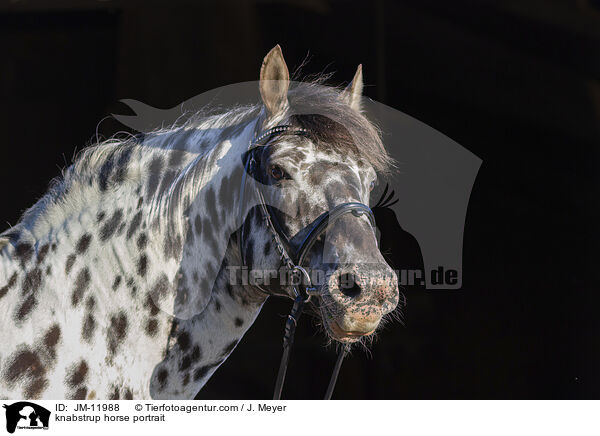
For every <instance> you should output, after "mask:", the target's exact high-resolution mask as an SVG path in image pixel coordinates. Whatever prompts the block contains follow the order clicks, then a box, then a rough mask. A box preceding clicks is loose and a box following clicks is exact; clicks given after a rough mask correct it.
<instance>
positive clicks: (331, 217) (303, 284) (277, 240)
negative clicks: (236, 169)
mask: <svg viewBox="0 0 600 436" xmlns="http://www.w3.org/2000/svg"><path fill="white" fill-rule="evenodd" d="M284 133H285V134H291V135H298V136H305V135H306V134H307V133H308V130H306V129H302V128H296V127H293V126H289V125H281V126H277V127H273V128H272V129H268V130H265V131H264V132H262V133H261V134H260V135H257V137H255V139H253V140H252V141H250V145H249V147H248V150H247V159H246V163H245V168H244V169H245V171H244V173H243V175H242V186H241V188H240V216H241V217H243V212H244V205H245V204H244V199H245V194H246V177H247V175H248V174H249V175H250V176H252V177H255V179H256V178H257V176H258V174H257V173H256V171H257V167H258V162H257V161H256V159H255V157H254V151H255V150H257V149H260V148H264V147H269V146H270V145H271V140H272V139H274V138H276V137H277V136H279V135H282V134H284ZM255 194H256V195H257V197H258V203H259V207H260V211H261V215H262V219H263V221H264V222H265V225H266V227H267V229H269V231H270V233H271V234H272V242H273V244H274V245H275V248H276V249H277V252H278V254H279V256H280V258H281V262H282V264H284V265H285V267H286V268H287V269H288V271H289V272H290V273H291V275H294V276H296V278H299V279H300V280H294V281H293V283H298V284H297V285H293V286H292V292H288V293H287V295H286V296H289V297H290V298H292V299H293V300H294V304H293V306H292V310H291V312H290V314H289V315H288V317H287V320H286V323H285V333H284V335H283V354H282V357H281V363H280V365H279V372H278V374H277V381H276V383H275V391H274V393H273V399H274V400H280V399H281V393H282V391H283V384H284V382H285V376H286V373H287V367H288V364H289V360H290V354H291V350H292V345H293V343H294V334H295V332H296V325H297V323H298V320H299V319H300V316H301V315H302V310H303V308H304V305H305V303H307V302H309V301H310V299H311V297H312V296H313V295H315V296H319V294H318V292H317V290H316V288H315V287H314V286H312V282H311V278H310V275H309V273H308V271H307V270H306V269H305V267H304V261H305V259H306V255H307V254H308V253H309V252H310V250H311V248H312V247H313V246H314V244H315V243H316V242H317V240H318V238H319V237H320V236H321V235H322V234H323V232H325V230H326V229H327V227H328V226H329V225H330V224H331V223H333V222H335V221H336V220H338V219H339V218H341V217H342V216H344V215H345V214H348V213H351V214H352V215H354V216H355V217H360V216H363V215H365V216H366V217H367V218H368V219H369V221H370V223H371V226H372V227H373V228H375V217H374V216H373V212H372V211H371V209H370V208H369V206H367V205H366V204H363V203H358V202H349V203H342V204H339V205H337V206H336V207H334V208H333V209H331V210H330V211H328V212H325V213H323V214H322V215H320V216H319V217H318V218H317V219H316V220H315V221H313V222H312V223H311V224H310V225H309V226H308V227H307V228H306V233H307V234H306V236H305V237H304V239H303V240H302V242H301V243H300V245H299V248H298V250H297V251H295V252H294V250H293V249H292V244H291V242H290V240H289V239H288V238H287V237H286V235H285V234H284V232H283V230H282V229H281V227H280V226H279V223H278V222H277V221H276V219H275V218H276V217H274V216H273V215H272V214H271V213H270V211H269V206H267V204H266V202H265V198H264V196H263V193H262V191H261V189H260V187H259V185H258V183H257V184H256V190H255ZM276 224H277V225H276ZM243 229H244V225H243V224H242V225H241V226H240V229H239V230H238V238H237V239H238V244H239V248H240V258H241V260H242V266H248V265H246V259H245V256H244V249H243V246H244V244H243V241H244V230H243ZM258 288H259V289H260V290H261V291H262V292H265V293H266V294H268V295H272V293H270V292H268V291H266V290H264V289H262V288H261V287H260V286H258ZM349 349H350V346H349V345H344V346H343V347H341V349H340V351H339V353H338V358H337V361H336V364H335V367H334V370H333V373H332V375H331V379H330V381H329V386H328V387H327V391H326V393H325V399H326V400H329V399H331V396H332V394H333V390H334V388H335V384H336V381H337V378H338V375H339V372H340V368H341V366H342V362H343V360H344V357H345V356H346V354H347V353H348V351H349Z"/></svg>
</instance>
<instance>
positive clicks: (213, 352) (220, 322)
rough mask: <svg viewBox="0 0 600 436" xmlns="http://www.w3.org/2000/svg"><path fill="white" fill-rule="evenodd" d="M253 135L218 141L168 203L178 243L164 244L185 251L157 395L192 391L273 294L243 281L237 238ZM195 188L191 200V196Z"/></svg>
mask: <svg viewBox="0 0 600 436" xmlns="http://www.w3.org/2000/svg"><path fill="white" fill-rule="evenodd" d="M253 134H254V126H253V125H249V126H247V128H246V129H244V130H243V131H242V132H241V133H240V134H238V135H236V136H234V137H232V138H230V139H228V140H225V141H223V142H221V143H220V144H219V145H217V146H216V147H215V148H214V149H213V151H212V152H211V153H210V155H208V156H207V157H206V158H205V159H204V160H203V161H202V162H201V163H198V164H196V165H195V166H194V170H193V171H191V172H189V173H187V174H186V175H185V177H182V178H181V179H180V180H181V186H178V187H175V189H173V190H172V194H173V195H172V198H171V199H170V200H169V201H170V203H165V204H163V205H162V206H161V207H164V208H166V210H168V211H171V212H172V213H175V214H176V215H177V219H175V220H171V224H172V225H171V226H170V227H169V229H168V230H167V231H168V232H170V233H169V235H168V238H167V239H168V241H171V242H168V243H166V244H165V245H166V246H169V245H171V246H174V247H175V248H173V247H171V248H169V250H171V249H173V253H172V254H175V253H176V252H179V251H180V252H181V257H180V258H179V257H178V256H175V257H176V258H177V259H178V260H177V262H178V271H177V274H176V276H175V280H174V283H175V285H174V294H173V299H172V304H173V306H172V310H173V312H172V314H173V315H174V320H173V323H172V329H171V334H170V337H169V343H168V346H167V353H166V356H165V358H164V360H163V361H162V362H161V363H160V364H159V365H157V366H156V368H155V370H154V373H153V377H152V381H151V394H152V397H153V398H174V397H178V398H193V397H194V395H195V394H196V393H197V392H198V391H199V390H200V389H201V388H202V386H203V385H204V384H205V383H206V382H207V381H208V379H209V378H210V377H211V375H212V374H213V372H214V371H216V369H217V368H218V367H219V366H220V365H221V364H222V363H223V362H224V361H225V360H226V359H227V357H228V356H229V355H230V354H231V352H232V351H233V349H234V348H235V346H236V345H237V344H238V342H239V341H240V339H241V338H242V336H243V335H244V334H245V332H246V331H247V330H248V329H249V328H250V326H251V325H252V323H253V322H254V320H255V319H256V317H257V316H258V314H259V312H260V310H261V307H262V305H263V303H264V301H265V300H266V296H265V295H264V294H262V293H260V292H258V291H256V290H254V289H253V288H249V287H247V286H243V285H242V281H241V280H240V279H239V277H238V274H239V273H240V269H239V266H240V258H239V248H238V246H237V241H236V240H235V237H234V235H235V231H236V229H237V228H238V227H239V226H240V224H241V222H240V214H239V200H240V199H239V195H240V192H239V191H240V184H239V182H240V175H241V171H243V166H242V161H241V159H240V156H241V155H242V153H243V151H245V150H246V148H247V145H248V142H249V140H250V139H251V138H252V136H253ZM189 192H192V195H191V197H192V199H191V200H186V199H187V198H189V197H190V195H188V193H189ZM169 250H167V251H169ZM232 267H233V268H232ZM232 274H233V275H235V277H232ZM168 304H170V302H169V303H168ZM167 379H168V382H167Z"/></svg>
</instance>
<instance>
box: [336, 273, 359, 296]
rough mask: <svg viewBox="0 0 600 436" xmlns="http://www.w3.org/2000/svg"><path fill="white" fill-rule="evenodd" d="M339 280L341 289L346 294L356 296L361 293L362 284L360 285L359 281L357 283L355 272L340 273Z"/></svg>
mask: <svg viewBox="0 0 600 436" xmlns="http://www.w3.org/2000/svg"><path fill="white" fill-rule="evenodd" d="M338 280H339V287H340V291H341V292H342V294H344V295H345V296H347V297H350V298H354V297H357V296H358V295H359V294H360V292H361V289H360V286H359V285H358V283H356V278H355V277H354V275H353V274H340V277H339V279H338Z"/></svg>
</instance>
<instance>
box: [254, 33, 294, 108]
mask: <svg viewBox="0 0 600 436" xmlns="http://www.w3.org/2000/svg"><path fill="white" fill-rule="evenodd" d="M289 86H290V73H289V71H288V67H287V65H286V64H285V60H284V59H283V53H282V52H281V47H279V44H277V45H276V46H275V47H273V48H272V49H271V51H270V52H269V53H267V55H266V56H265V59H264V60H263V63H262V66H261V67H260V95H261V97H262V101H263V103H264V105H265V107H266V108H267V115H268V116H269V118H270V117H273V116H275V115H277V114H279V113H281V112H283V111H284V110H285V109H286V108H287V106H288V98H287V94H288V88H289Z"/></svg>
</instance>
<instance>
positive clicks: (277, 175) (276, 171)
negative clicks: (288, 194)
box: [269, 165, 284, 180]
mask: <svg viewBox="0 0 600 436" xmlns="http://www.w3.org/2000/svg"><path fill="white" fill-rule="evenodd" d="M269 174H271V177H273V178H274V179H275V180H281V179H283V176H284V172H283V170H282V169H281V168H279V167H278V166H277V165H272V166H271V167H270V168H269Z"/></svg>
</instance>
